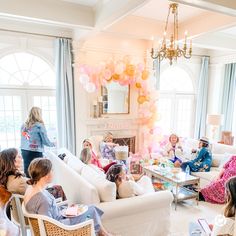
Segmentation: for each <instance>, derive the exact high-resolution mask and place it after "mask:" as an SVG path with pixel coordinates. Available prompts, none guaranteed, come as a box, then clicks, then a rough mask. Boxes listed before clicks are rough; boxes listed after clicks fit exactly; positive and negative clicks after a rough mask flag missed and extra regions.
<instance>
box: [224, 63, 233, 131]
mask: <svg viewBox="0 0 236 236" xmlns="http://www.w3.org/2000/svg"><path fill="white" fill-rule="evenodd" d="M235 87H236V63H231V64H226V65H225V74H224V85H223V95H222V103H221V112H222V114H223V115H224V124H223V126H222V130H227V131H231V130H232V124H233V113H234V106H235V105H234V100H235V99H234V98H235V90H236V88H235Z"/></svg>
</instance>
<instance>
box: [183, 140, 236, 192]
mask: <svg viewBox="0 0 236 236" xmlns="http://www.w3.org/2000/svg"><path fill="white" fill-rule="evenodd" d="M198 143H199V141H198V140H195V139H187V140H185V142H184V149H185V150H186V151H187V154H186V155H190V153H189V152H190V150H191V149H192V148H195V149H197V148H198ZM210 149H211V152H212V160H213V162H212V167H211V170H210V171H209V172H192V175H195V176H198V177H200V187H201V188H202V187H205V186H206V185H207V184H209V183H210V182H211V181H212V180H214V179H215V178H216V177H217V176H218V175H219V173H220V171H221V169H222V167H223V164H224V163H226V162H227V161H228V160H229V158H230V157H231V156H232V155H236V146H229V145H225V144H220V143H212V144H210Z"/></svg>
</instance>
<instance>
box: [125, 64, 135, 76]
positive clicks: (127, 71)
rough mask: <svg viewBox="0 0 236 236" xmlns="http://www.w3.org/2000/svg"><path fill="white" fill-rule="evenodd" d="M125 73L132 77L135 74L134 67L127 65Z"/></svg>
mask: <svg viewBox="0 0 236 236" xmlns="http://www.w3.org/2000/svg"><path fill="white" fill-rule="evenodd" d="M125 72H126V74H127V75H128V76H134V74H135V66H134V65H131V64H129V65H127V66H126V71H125Z"/></svg>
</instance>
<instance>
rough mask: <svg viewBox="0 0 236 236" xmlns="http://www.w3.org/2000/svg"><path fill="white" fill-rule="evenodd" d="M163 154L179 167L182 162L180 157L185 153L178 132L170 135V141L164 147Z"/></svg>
mask: <svg viewBox="0 0 236 236" xmlns="http://www.w3.org/2000/svg"><path fill="white" fill-rule="evenodd" d="M163 155H164V156H167V157H169V158H170V161H172V162H173V163H174V165H175V167H179V166H180V164H181V163H182V160H181V158H180V157H181V156H182V155H183V148H182V145H181V144H180V142H179V137H178V136H177V135H176V134H171V135H170V137H169V143H167V144H166V146H165V147H164V151H163Z"/></svg>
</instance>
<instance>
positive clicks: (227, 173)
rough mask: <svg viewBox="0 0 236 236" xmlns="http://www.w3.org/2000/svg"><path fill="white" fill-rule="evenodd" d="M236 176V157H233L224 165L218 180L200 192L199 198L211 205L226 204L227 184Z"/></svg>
mask: <svg viewBox="0 0 236 236" xmlns="http://www.w3.org/2000/svg"><path fill="white" fill-rule="evenodd" d="M233 176H236V156H232V157H231V158H230V160H229V161H228V162H227V163H226V164H225V165H224V167H223V169H222V171H221V172H220V174H219V176H218V178H217V179H216V180H213V181H212V182H211V183H210V184H209V185H207V186H206V187H204V188H203V189H201V190H200V193H199V198H200V200H204V201H206V202H211V203H219V204H224V203H225V183H226V182H227V180H228V179H230V178H231V177H233Z"/></svg>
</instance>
